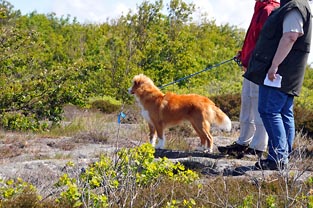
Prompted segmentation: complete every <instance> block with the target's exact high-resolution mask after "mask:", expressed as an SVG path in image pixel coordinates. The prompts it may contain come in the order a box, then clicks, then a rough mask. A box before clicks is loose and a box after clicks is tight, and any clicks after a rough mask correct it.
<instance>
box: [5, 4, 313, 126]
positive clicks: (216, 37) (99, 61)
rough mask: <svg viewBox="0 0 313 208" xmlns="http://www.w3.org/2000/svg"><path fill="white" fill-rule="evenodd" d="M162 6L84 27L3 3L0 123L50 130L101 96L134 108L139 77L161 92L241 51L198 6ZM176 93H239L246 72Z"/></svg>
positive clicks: (206, 77)
mask: <svg viewBox="0 0 313 208" xmlns="http://www.w3.org/2000/svg"><path fill="white" fill-rule="evenodd" d="M164 7H165V5H164V3H163V1H162V0H157V1H155V2H154V3H150V2H149V1H144V2H142V3H141V4H140V5H137V9H136V11H129V12H128V13H127V14H125V15H122V16H120V17H119V18H116V19H107V21H106V22H103V23H98V24H94V23H90V24H86V23H80V22H78V21H77V19H76V18H75V17H74V18H72V17H71V16H70V15H67V16H62V17H57V16H56V14H54V13H49V14H39V13H37V12H36V11H33V12H31V13H29V14H26V15H22V14H21V12H20V11H19V10H15V9H14V5H12V4H11V3H10V2H9V1H6V0H0V29H1V34H0V62H1V65H0V90H1V94H0V113H1V115H0V125H1V126H2V127H5V128H9V129H19V130H26V129H33V130H41V129H44V128H47V125H46V124H45V123H42V122H41V121H43V120H45V121H52V122H54V123H58V122H59V121H61V120H62V112H63V110H62V107H63V105H64V104H68V103H71V104H74V105H79V106H84V105H85V104H86V102H87V101H88V99H89V98H90V97H99V96H100V97H101V96H110V97H112V98H115V99H117V100H123V102H131V101H132V100H131V98H130V97H129V96H128V95H127V88H128V87H129V85H130V84H131V79H132V77H133V76H134V75H135V74H138V73H144V74H146V75H148V76H149V77H151V78H152V79H153V80H154V81H155V84H156V85H158V86H160V85H163V84H165V83H169V82H172V81H173V80H177V79H179V78H181V77H184V76H187V75H189V74H192V73H195V72H197V71H199V70H202V69H204V68H206V67H208V66H212V65H214V64H217V63H220V62H222V61H224V60H227V59H229V58H232V57H233V56H234V55H235V54H236V52H237V51H238V50H240V48H241V45H242V41H243V38H244V35H245V31H244V30H243V29H241V28H237V27H235V26H231V25H228V24H225V25H217V24H216V22H215V20H212V19H209V18H208V17H207V16H206V15H202V16H201V18H200V19H198V20H197V21H194V20H193V19H192V16H193V14H194V12H195V11H196V9H195V5H194V4H192V3H190V4H188V3H185V2H184V1H182V0H171V1H170V3H169V4H168V5H166V13H164V12H162V11H164V9H163V8H164ZM310 71H312V70H310ZM310 76H312V75H311V74H310ZM310 80H312V79H310ZM310 82H312V81H310ZM307 86H312V85H310V84H309V81H308V84H307ZM175 87H176V89H177V90H181V91H184V90H186V89H188V88H194V89H196V90H197V89H200V88H205V89H207V88H208V89H209V90H206V91H208V93H209V94H221V93H226V94H231V93H236V92H239V91H240V87H241V71H240V69H239V67H238V66H236V64H235V63H232V64H225V65H223V66H222V67H220V68H219V69H215V70H211V72H210V73H205V74H203V75H200V76H195V77H193V78H192V79H189V80H188V81H183V82H180V83H178V84H177V85H176V86H175Z"/></svg>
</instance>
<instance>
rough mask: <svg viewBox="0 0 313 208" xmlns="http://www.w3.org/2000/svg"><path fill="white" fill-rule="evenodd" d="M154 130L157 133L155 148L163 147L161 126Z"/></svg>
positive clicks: (163, 138) (163, 137) (163, 139)
mask: <svg viewBox="0 0 313 208" xmlns="http://www.w3.org/2000/svg"><path fill="white" fill-rule="evenodd" d="M156 132H157V135H158V139H159V141H158V144H157V145H156V146H155V148H156V149H164V146H165V136H164V134H163V128H162V127H157V128H156Z"/></svg>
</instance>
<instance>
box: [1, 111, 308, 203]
mask: <svg viewBox="0 0 313 208" xmlns="http://www.w3.org/2000/svg"><path fill="white" fill-rule="evenodd" d="M69 111H72V112H69ZM80 112H81V113H80ZM124 112H125V114H126V115H127V117H126V118H125V119H124V120H123V121H122V123H123V125H119V124H118V123H117V122H116V121H117V114H118V113H114V114H103V113H100V112H98V111H78V110H77V109H74V108H70V109H68V111H67V112H66V115H67V116H68V117H67V118H66V120H67V122H68V123H67V124H66V125H62V126H59V127H56V128H54V129H53V130H52V131H50V132H48V133H45V134H40V135H30V134H28V135H27V134H26V135H25V134H18V133H8V132H0V144H1V146H0V159H4V158H8V157H15V156H17V155H20V154H23V153H24V147H25V145H26V146H27V145H28V144H27V142H28V140H29V139H30V138H32V139H34V137H37V138H40V137H43V136H44V137H48V138H55V139H56V140H57V139H58V138H59V137H60V136H70V137H72V138H74V139H73V140H72V141H71V142H72V143H71V142H70V141H68V142H55V143H51V145H52V146H53V147H55V148H58V149H61V150H71V149H73V148H74V147H75V146H76V145H79V144H82V143H106V144H114V145H115V144H118V146H126V147H129V146H132V145H137V144H140V143H143V142H146V141H147V134H148V129H147V125H146V124H145V123H144V121H143V120H142V118H141V116H140V115H139V114H140V113H139V109H137V108H136V107H131V106H129V107H127V108H125V109H124ZM219 133H220V132H219ZM227 136H234V137H237V136H238V131H235V132H232V133H231V134H227ZM166 137H167V140H168V143H167V147H168V148H170V149H179V150H190V149H191V148H192V147H193V146H194V145H195V144H197V143H198V142H199V141H197V140H195V137H197V136H196V134H195V132H194V131H193V129H192V128H191V127H190V126H189V125H187V124H183V125H181V126H178V127H174V128H171V129H169V130H168V131H167V132H166ZM134 141H136V142H138V143H132V142H134ZM130 144H131V145H130ZM312 155H313V141H312V139H311V138H309V137H307V136H305V135H302V134H301V132H300V133H298V134H297V136H296V139H295V145H294V153H293V154H292V155H291V159H290V162H291V164H292V168H293V170H290V171H289V170H288V171H287V172H277V173H275V174H267V173H266V172H264V173H263V174H262V176H259V175H258V176H254V175H250V176H244V177H223V176H215V177H212V176H207V175H201V178H200V180H199V181H198V182H197V183H193V184H183V183H177V182H176V183H175V182H173V181H167V180H161V181H159V183H157V184H156V185H155V186H153V187H137V188H136V189H135V190H136V193H134V194H137V198H136V201H134V202H133V203H134V204H132V206H133V207H145V206H147V204H149V205H151V206H152V205H155V207H165V206H166V205H167V202H171V201H172V200H174V199H175V200H176V202H177V203H178V205H177V206H176V207H186V206H183V201H184V200H187V201H188V200H190V199H193V200H194V201H195V202H196V204H195V205H193V206H191V207H308V205H309V203H310V202H309V200H310V199H311V206H312V205H313V176H312V175H311V176H309V177H305V179H304V180H303V177H302V176H303V175H305V174H307V171H313V163H312ZM68 157H70V156H69V155H64V154H59V155H58V154H56V155H55V159H58V158H60V159H64V158H68ZM25 192H26V193H25V194H22V195H19V196H18V197H16V198H14V199H12V200H7V201H1V198H0V207H1V206H2V207H8V208H10V207H62V206H60V205H58V204H56V203H55V201H54V200H53V197H56V196H55V195H52V197H48V198H45V199H44V200H43V201H40V200H38V199H37V198H36V193H33V192H29V190H25ZM119 205H120V204H119V203H118V202H114V203H112V206H111V207H119Z"/></svg>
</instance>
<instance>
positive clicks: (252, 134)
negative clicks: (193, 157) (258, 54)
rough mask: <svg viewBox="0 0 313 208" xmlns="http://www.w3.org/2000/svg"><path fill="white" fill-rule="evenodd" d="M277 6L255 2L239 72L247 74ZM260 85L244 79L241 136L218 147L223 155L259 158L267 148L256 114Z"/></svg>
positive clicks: (267, 0) (270, 1) (264, 0)
mask: <svg viewBox="0 0 313 208" xmlns="http://www.w3.org/2000/svg"><path fill="white" fill-rule="evenodd" d="M278 7H279V2H277V1H274V0H256V2H255V6H254V14H253V16H252V19H251V22H250V26H249V28H248V31H247V33H246V36H245V40H244V44H243V46H242V49H241V51H240V52H238V54H237V58H238V59H239V60H240V62H241V65H242V69H243V71H244V72H246V70H247V67H248V64H249V60H250V57H251V54H252V51H253V49H254V47H255V45H256V42H257V40H258V37H259V34H260V32H261V30H262V27H263V24H264V23H265V21H266V20H267V18H268V16H269V15H270V14H271V12H272V11H273V10H274V9H275V8H278ZM258 94H259V86H258V85H256V84H254V83H253V82H250V81H249V80H247V79H245V78H243V83H242V94H241V109H240V118H239V121H240V136H239V138H238V139H237V141H235V142H234V143H233V144H231V145H229V146H218V147H217V148H218V150H219V151H220V152H221V153H223V154H229V155H234V156H237V157H241V156H243V155H244V154H253V155H257V156H258V157H261V156H262V153H263V152H264V151H266V149H267V143H268V136H267V133H266V130H265V128H264V126H263V123H262V119H261V118H260V114H259V112H258Z"/></svg>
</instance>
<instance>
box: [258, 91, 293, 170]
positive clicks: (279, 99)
mask: <svg viewBox="0 0 313 208" xmlns="http://www.w3.org/2000/svg"><path fill="white" fill-rule="evenodd" d="M293 99H294V96H292V95H288V94H286V93H284V92H281V91H279V90H278V89H276V88H273V87H267V86H261V85H260V86H259V103H258V111H259V113H260V116H261V118H262V121H263V124H264V127H265V129H266V131H267V134H268V139H269V141H268V148H269V151H268V153H269V154H268V158H267V159H269V160H274V161H276V162H283V163H285V164H287V163H288V156H289V154H290V153H291V151H292V145H293V142H294V138H295V124H294V116H293Z"/></svg>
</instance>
